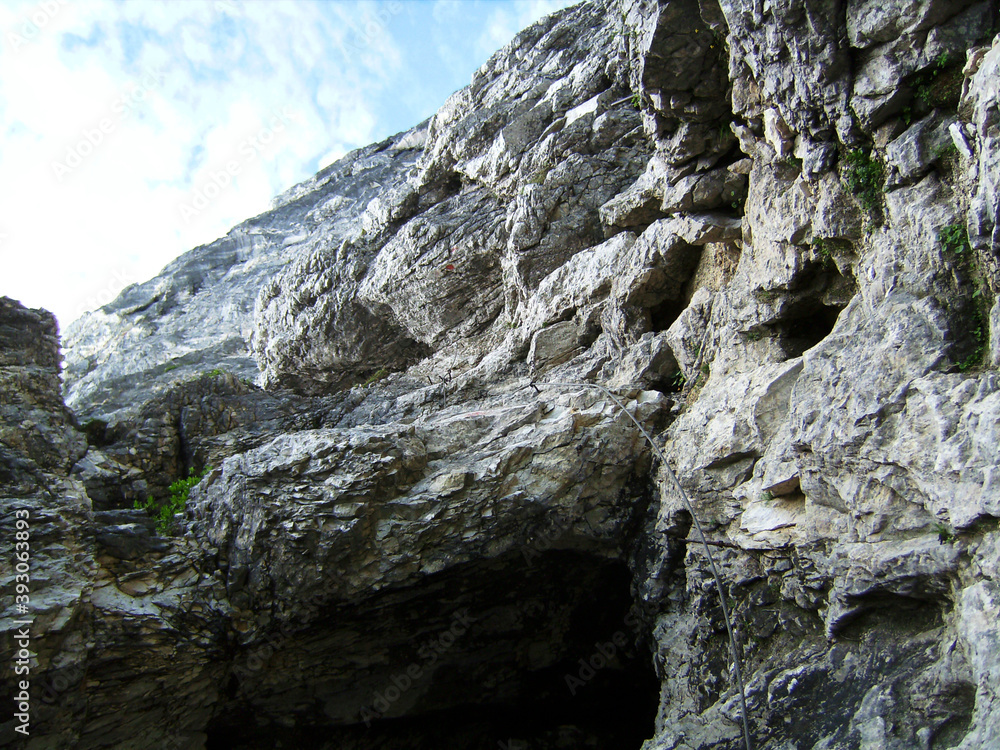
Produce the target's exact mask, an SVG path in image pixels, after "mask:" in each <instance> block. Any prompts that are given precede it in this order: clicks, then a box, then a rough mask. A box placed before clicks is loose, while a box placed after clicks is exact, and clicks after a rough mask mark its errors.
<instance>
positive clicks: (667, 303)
mask: <svg viewBox="0 0 1000 750" xmlns="http://www.w3.org/2000/svg"><path fill="white" fill-rule="evenodd" d="M686 307H687V300H685V299H683V298H681V299H665V300H663V302H661V303H659V304H658V305H654V306H653V307H651V308H649V329H650V330H651V331H653V332H654V333H658V332H659V331H666V330H667V329H668V328H670V326H672V325H673V323H674V321H675V320H677V318H679V317H680V315H681V313H682V312H684V308H686Z"/></svg>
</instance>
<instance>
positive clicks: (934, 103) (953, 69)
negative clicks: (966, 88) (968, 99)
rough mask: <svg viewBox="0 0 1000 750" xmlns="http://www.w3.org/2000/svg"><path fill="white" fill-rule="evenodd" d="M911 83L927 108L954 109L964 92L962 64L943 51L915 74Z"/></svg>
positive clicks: (920, 100) (919, 99) (915, 93)
mask: <svg viewBox="0 0 1000 750" xmlns="http://www.w3.org/2000/svg"><path fill="white" fill-rule="evenodd" d="M909 84H910V86H911V87H912V89H913V95H914V97H915V98H916V99H917V101H919V102H920V103H921V104H922V105H923V106H924V107H926V108H927V109H935V108H939V109H954V108H955V107H956V106H957V105H958V100H959V98H960V96H961V94H962V64H961V62H960V61H952V59H951V57H950V56H949V55H948V53H947V52H942V53H941V54H940V55H938V56H937V57H936V58H935V59H934V62H933V63H932V64H931V65H930V66H929V67H927V68H925V69H924V70H922V71H920V72H919V73H916V74H915V75H913V76H912V77H911V78H910V80H909Z"/></svg>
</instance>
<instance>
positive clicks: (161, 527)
mask: <svg viewBox="0 0 1000 750" xmlns="http://www.w3.org/2000/svg"><path fill="white" fill-rule="evenodd" d="M211 470H212V467H211V466H206V467H205V468H204V469H203V470H202V472H201V473H200V474H195V471H194V469H193V468H192V469H191V471H190V473H189V475H188V478H187V479H178V480H177V481H176V482H173V483H172V484H171V485H170V486H169V487H168V488H167V491H168V492H170V496H169V497H168V498H167V499H166V500H164V501H163V502H160V503H157V502H156V500H154V499H153V496H152V495H150V496H149V497H147V498H146V499H145V500H136V501H135V507H136V508H137V509H138V510H144V511H146V512H147V513H148V514H149V515H151V516H152V517H153V518H155V519H156V530H157V531H158V532H159V533H160V534H161V535H162V536H167V535H168V534H170V532H172V531H173V529H174V516H175V515H176V514H177V513H181V512H182V511H183V510H184V508H186V507H187V501H188V496H189V495H190V494H191V488H192V487H194V486H195V485H196V484H198V482H200V481H201V480H202V479H204V478H205V475H206V474H208V472H210V471H211Z"/></svg>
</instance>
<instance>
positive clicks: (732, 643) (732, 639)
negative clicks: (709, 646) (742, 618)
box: [530, 381, 753, 750]
mask: <svg viewBox="0 0 1000 750" xmlns="http://www.w3.org/2000/svg"><path fill="white" fill-rule="evenodd" d="M530 385H531V386H538V385H548V386H554V387H558V388H578V387H581V386H582V387H584V388H597V389H598V390H599V391H602V392H603V393H604V395H606V396H607V397H608V398H610V399H611V400H612V401H614V402H615V406H617V407H618V408H619V409H620V410H621V411H622V413H623V414H625V416H627V417H628V418H629V419H631V420H632V421H633V422H634V423H635V426H636V427H638V428H639V432H641V433H642V435H643V437H645V438H646V441H647V442H648V443H649V445H650V447H651V448H652V449H653V450H654V451H655V452H656V455H657V456H658V457H659V459H660V463H661V464H662V465H663V468H664V470H665V471H666V472H667V476H668V477H670V481H671V482H672V483H673V485H674V488H675V489H676V490H677V493H678V494H679V495H680V496H681V499H682V500H683V501H684V505H685V506H686V507H687V510H688V512H689V513H690V514H691V519H692V520H693V521H694V526H695V528H696V529H697V530H698V537H699V538H700V540H701V545H702V547H704V548H705V555H706V556H707V557H708V563H709V565H710V566H711V568H712V577H713V578H714V579H715V588H716V590H717V591H718V592H719V602H720V603H721V604H722V616H723V619H725V621H726V632H727V633H728V634H729V648H730V650H731V651H732V652H733V672H734V673H735V675H736V683H737V685H738V686H739V690H740V714H741V718H742V719H743V742H744V743H745V745H746V750H753V742H752V741H751V739H750V722H749V719H748V718H747V698H746V690H745V688H744V686H743V665H742V661H741V659H740V651H739V644H738V643H737V642H736V634H735V633H734V631H733V623H732V620H731V619H730V617H729V605H728V604H727V603H726V595H725V593H724V591H723V589H722V576H720V575H719V569H718V567H716V565H715V556H714V555H713V554H712V548H711V545H709V543H708V539H707V538H706V537H705V531H704V529H702V527H701V522H700V521H699V520H698V514H697V513H695V512H694V506H693V505H692V504H691V499H690V498H689V497H688V494H687V492H685V491H684V488H683V487H681V483H680V481H679V480H678V479H677V475H676V474H674V471H673V469H671V468H670V464H669V463H667V457H666V456H665V455H664V454H663V451H662V450H660V448H659V446H657V445H656V443H654V442H653V437H652V436H651V435H650V434H649V433H648V432H646V428H645V427H643V426H642V425H641V424H640V423H639V420H638V419H636V418H635V417H634V416H632V414H630V413H629V411H628V409H626V408H625V406H624V405H623V404H622V402H621V401H619V400H618V398H617V397H616V396H615V395H614V394H613V393H612V392H611V391H609V390H608V389H607V388H605V387H604V386H603V385H598V384H597V383H562V382H545V381H539V382H533V383H531V384H530ZM536 390H537V389H536Z"/></svg>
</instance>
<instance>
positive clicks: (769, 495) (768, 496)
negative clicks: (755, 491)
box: [760, 490, 774, 503]
mask: <svg viewBox="0 0 1000 750" xmlns="http://www.w3.org/2000/svg"><path fill="white" fill-rule="evenodd" d="M760 501H761V502H762V503H773V502H774V493H773V492H771V490H765V491H764V492H762V493H760Z"/></svg>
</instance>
